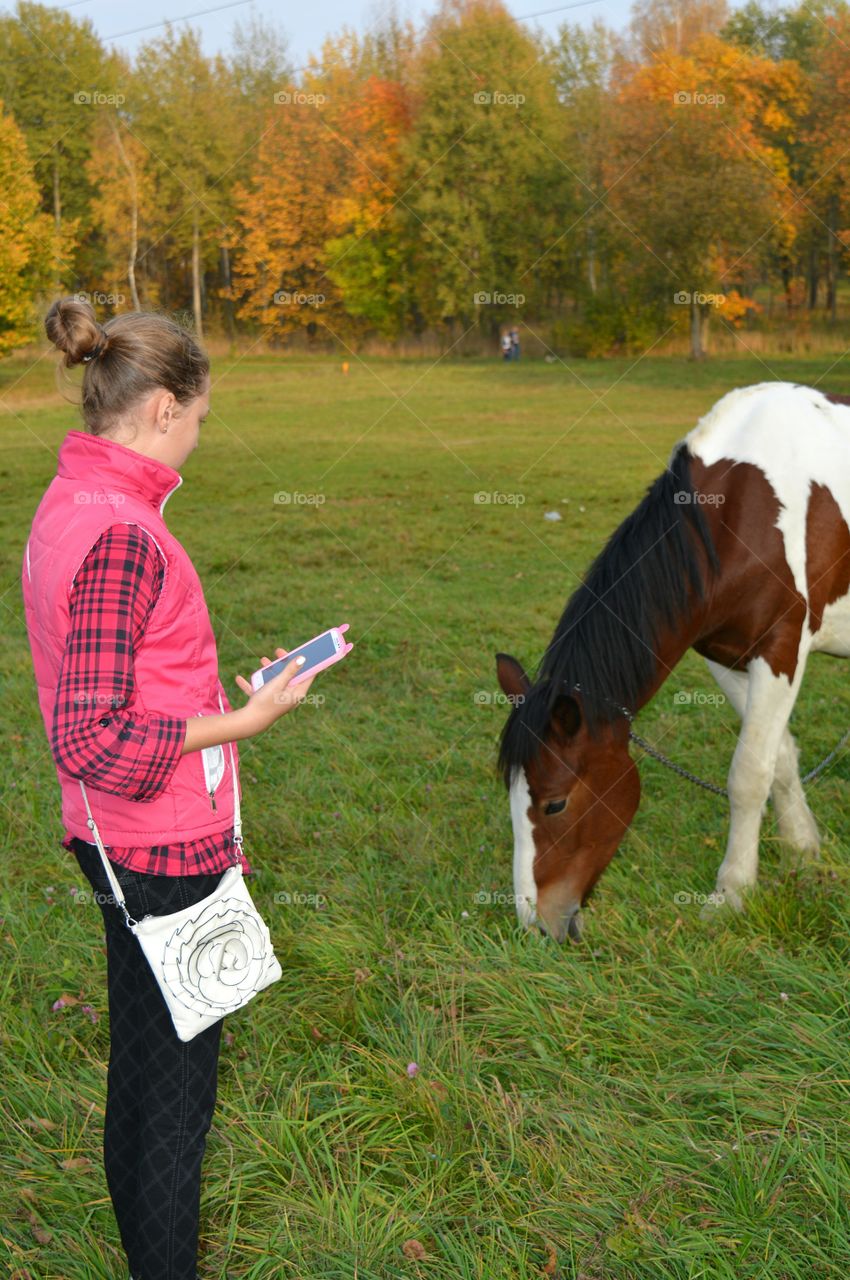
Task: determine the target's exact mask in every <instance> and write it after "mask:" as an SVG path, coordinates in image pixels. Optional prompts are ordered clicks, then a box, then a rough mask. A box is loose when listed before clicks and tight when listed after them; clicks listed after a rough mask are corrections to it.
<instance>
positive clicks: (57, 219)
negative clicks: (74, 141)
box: [53, 143, 62, 293]
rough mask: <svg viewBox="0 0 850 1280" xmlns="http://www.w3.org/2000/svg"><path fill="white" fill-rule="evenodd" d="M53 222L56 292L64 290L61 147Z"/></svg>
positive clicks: (55, 157)
mask: <svg viewBox="0 0 850 1280" xmlns="http://www.w3.org/2000/svg"><path fill="white" fill-rule="evenodd" d="M53 222H54V225H55V227H56V263H55V271H56V291H57V293H59V292H61V290H62V262H61V259H60V256H59V255H60V254H61V252H62V250H61V247H60V246H61V240H60V236H61V234H62V194H61V191H60V187H59V145H58V143H57V145H56V146H55V147H54V148H53Z"/></svg>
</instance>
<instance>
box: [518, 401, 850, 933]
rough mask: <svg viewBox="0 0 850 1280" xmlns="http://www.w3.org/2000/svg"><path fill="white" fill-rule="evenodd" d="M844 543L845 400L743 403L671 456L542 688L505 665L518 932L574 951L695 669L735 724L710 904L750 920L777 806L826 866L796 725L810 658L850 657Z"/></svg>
mask: <svg viewBox="0 0 850 1280" xmlns="http://www.w3.org/2000/svg"><path fill="white" fill-rule="evenodd" d="M848 524H850V397H844V396H833V395H825V394H823V393H822V392H820V391H817V390H816V389H814V388H810V387H805V386H800V385H797V384H795V383H786V382H766V383H759V384H758V385H755V386H749V387H744V388H739V389H737V390H734V391H731V392H729V393H728V394H727V395H725V396H723V398H722V399H720V400H719V401H717V403H716V404H715V405H714V406H713V407H712V408H711V409H710V411H709V412H708V413H707V414H705V415H704V416H703V417H702V418H700V419H699V421H698V422H697V424H696V426H695V427H694V428H693V429H692V430H691V431H690V432H689V433H688V434H687V435H686V436H685V437H684V438H683V439H682V440H680V441H679V442H678V443H677V444H676V445H675V446H674V448H673V451H672V454H671V457H670V460H669V463H668V465H667V469H666V470H665V471H664V472H663V473H662V474H661V475H660V476H659V477H658V478H657V479H656V480H655V481H654V483H653V484H651V485H650V486H649V488H648V490H647V491H646V494H645V496H644V497H643V499H642V500H641V502H640V503H639V504H638V506H637V507H636V508H635V509H634V510H633V511H632V512H631V514H630V515H628V516H627V517H626V519H625V520H624V521H623V522H622V524H621V525H620V526H619V527H618V528H617V529H616V530H615V532H614V533H613V534H612V535H611V537H610V539H609V540H608V542H607V544H606V545H605V547H604V548H603V550H602V551H601V552H600V554H599V555H598V556H597V558H596V559H595V560H594V562H593V564H592V565H591V567H590V569H589V570H588V572H587V574H586V576H585V578H584V580H583V582H582V583H581V585H580V586H579V587H578V589H577V590H576V591H575V592H574V593H573V595H572V596H571V597H570V598H569V600H568V601H567V603H566V606H565V608H564V611H563V613H562V616H561V618H560V621H559V622H558V625H557V627H556V629H555V633H554V635H553V637H552V640H551V643H550V644H549V646H548V647H547V649H546V651H545V653H544V655H543V657H542V659H541V661H540V663H539V666H538V669H537V671H536V674H535V676H534V678H533V679H530V678H529V676H528V675H526V673H525V671H524V669H523V667H522V666H521V664H520V663H519V662H518V661H517V659H516V658H513V657H511V656H510V655H509V654H506V653H499V654H497V655H496V670H497V676H498V680H499V684H500V686H501V688H502V690H503V692H504V693H505V694H506V695H507V697H508V700H509V701H510V703H511V704H512V709H511V711H510V713H509V715H508V718H507V720H506V722H505V724H504V727H503V730H502V734H501V739H500V743H499V767H500V771H501V774H502V777H503V779H504V782H505V784H506V786H507V788H508V790H509V796H510V811H511V821H512V826H513V837H514V854H513V874H514V890H515V902H516V909H517V914H518V916H519V920H520V922H521V923H522V924H524V925H526V926H527V927H530V928H533V927H537V928H539V929H540V930H541V931H542V932H544V933H546V934H549V935H551V936H552V937H553V938H555V939H557V941H559V942H563V941H564V940H565V939H566V938H567V937H569V938H571V939H573V940H578V939H579V938H580V936H581V916H580V910H581V908H582V906H584V905H585V904H586V902H587V898H588V895H589V894H590V892H591V890H592V889H593V887H594V885H595V884H596V882H597V881H598V880H599V877H600V876H601V875H602V872H603V871H604V870H605V868H606V866H607V865H608V863H609V862H610V861H611V859H612V857H613V856H614V854H615V852H616V850H617V848H618V846H619V844H620V842H621V840H622V839H623V836H624V834H625V832H626V830H627V829H628V827H629V825H630V823H631V821H632V819H633V817H634V815H635V812H636V811H637V808H638V804H639V801H640V778H639V775H638V771H637V767H636V765H635V763H634V761H633V760H632V758H631V756H630V754H629V730H630V723H631V719H632V717H633V716H635V715H636V714H637V713H638V712H639V711H640V709H641V708H642V707H643V706H645V705H646V703H647V702H649V700H650V699H651V698H652V697H653V696H654V694H655V693H656V692H657V691H658V689H659V688H660V687H661V685H662V684H663V683H664V681H665V680H666V679H667V677H668V676H669V675H670V673H671V672H672V670H673V668H674V667H675V666H676V663H677V662H678V661H679V660H680V659H681V657H682V656H683V654H684V653H685V652H686V651H687V650H688V649H694V650H695V651H696V652H697V653H698V654H700V655H701V656H702V657H703V658H704V659H705V661H706V663H707V665H708V669H709V671H710V672H711V674H712V676H713V677H714V678H715V679H716V680H717V682H718V684H719V686H720V688H721V690H722V692H723V693H724V694H725V695H726V697H727V698H728V700H729V702H730V703H731V705H732V706H733V708H734V709H735V711H736V712H737V714H738V715H739V716H740V719H741V727H740V732H739V735H738V739H737V743H736V746H735V750H734V753H733V756H732V760H731V764H730V768H729V773H728V796H729V808H730V821H729V830H728V840H727V844H726V850H725V856H724V857H723V861H722V862H721V864H720V867H719V869H718V872H717V882H716V891H715V894H714V895H713V897H712V898H711V901H712V902H713V903H715V904H718V905H721V904H725V905H727V906H728V907H731V908H732V909H733V910H736V911H740V910H742V909H743V907H744V905H745V900H746V897H747V895H748V894H749V893H750V892H751V891H752V890H753V888H754V886H755V884H756V878H757V873H758V842H759V831H760V828H761V820H762V814H763V811H764V807H765V804H766V802H767V799H768V795H770V798H771V800H772V802H773V806H774V810H775V815H776V823H777V831H778V834H779V837H780V838H781V839H782V840H783V841H786V842H787V843H789V844H790V845H792V846H794V847H795V848H796V849H799V850H801V851H802V852H803V853H804V854H806V855H808V856H810V857H816V856H817V854H818V851H819V847H820V837H819V833H818V827H817V823H816V822H815V819H814V817H813V815H812V812H811V810H810V808H809V805H808V803H807V801H806V797H805V794H804V792H803V787H802V784H801V781H800V774H799V768H798V754H797V747H796V743H795V741H794V739H793V737H792V735H791V733H790V732H789V729H788V719H789V716H790V715H791V711H792V708H793V706H794V703H795V700H796V698H797V694H798V692H799V689H800V684H801V681H802V678H803V673H804V671H805V668H806V662H807V659H808V656H809V654H810V653H813V652H817V653H827V654H832V655H834V656H836V657H842V658H844V657H847V656H848V655H850V527H848Z"/></svg>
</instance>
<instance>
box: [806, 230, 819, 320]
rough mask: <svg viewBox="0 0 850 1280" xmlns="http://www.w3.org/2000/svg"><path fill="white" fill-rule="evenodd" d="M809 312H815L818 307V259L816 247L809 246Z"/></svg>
mask: <svg viewBox="0 0 850 1280" xmlns="http://www.w3.org/2000/svg"><path fill="white" fill-rule="evenodd" d="M808 276H809V310H810V311H815V310H816V309H817V305H818V284H819V281H818V259H817V254H816V253H815V246H814V245H813V244H812V245H809V271H808Z"/></svg>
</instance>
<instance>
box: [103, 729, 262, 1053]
mask: <svg viewBox="0 0 850 1280" xmlns="http://www.w3.org/2000/svg"><path fill="white" fill-rule="evenodd" d="M228 745H229V746H230V768H231V771H232V773H233V804H234V808H233V842H234V844H235V845H236V856H237V858H238V862H236V863H235V864H234V865H233V866H231V867H228V868H227V870H226V871H225V873H224V875H223V876H222V877H221V880H220V881H219V883H218V885H217V886H216V888H215V889H214V890H213V891H212V893H211V894H210V895H209V897H207V898H203V899H202V900H201V901H200V902H198V903H196V904H195V905H194V906H193V907H184V908H183V910H182V911H172V912H171V913H170V914H169V915H166V916H153V915H147V916H144V917H143V919H141V920H134V919H133V917H132V916H131V915H130V913H129V911H128V910H127V905H126V902H125V900H124V894H123V893H122V892H121V886H120V885H119V883H118V880H117V879H116V876H115V872H114V871H113V870H112V867H111V866H110V863H109V859H108V858H107V856H106V850H105V849H104V847H103V841H102V840H101V838H100V832H99V831H98V829H97V824H96V823H95V820H94V818H93V817H92V812H91V808H90V807H89V801H88V796H87V795H86V789H85V787H84V786H83V782H82V780H80V788H81V790H82V793H83V799H84V800H85V803H86V812H87V813H88V815H89V816H88V825H89V827H90V828H91V830H92V831H93V832H94V838H95V841H96V843H97V847H98V851H99V852H100V857H101V860H102V862H103V867H104V870H105V871H106V874H107V877H108V879H109V883H110V885H111V887H112V892H113V894H114V895H115V901H116V903H117V905H118V906H119V907H120V908H121V910H122V911H123V913H124V923H125V924H126V926H127V928H128V929H129V930H130V931H131V932H132V933H134V934H135V935H136V937H137V938H138V939H139V943H140V945H141V948H142V950H143V951H144V953H145V956H146V957H147V961H148V964H149V965H150V967H151V969H152V970H153V975H154V977H155V978H156V980H157V982H158V983H159V987H160V990H161V991H162V995H163V998H164V1000H165V1003H166V1004H167V1006H168V1011H169V1013H170V1014H171V1020H172V1022H173V1023H174V1029H175V1031H176V1032H177V1035H178V1036H179V1038H180V1039H181V1040H191V1039H193V1037H194V1036H196V1035H197V1034H198V1033H199V1032H200V1031H205V1030H206V1028H207V1027H211V1026H212V1025H213V1023H214V1022H218V1020H219V1018H223V1017H224V1015H225V1014H226V1013H232V1012H233V1011H234V1009H241V1008H242V1006H243V1005H245V1004H247V1003H248V1001H249V1000H252V999H253V998H254V996H255V995H256V994H257V992H258V991H262V989H263V987H268V986H270V985H271V983H272V982H277V980H278V978H279V977H280V976H281V968H280V964H279V963H278V960H277V957H276V956H275V953H274V949H273V947H272V942H271V938H270V936H269V931H268V928H267V926H266V923H265V921H264V920H263V918H262V916H261V915H260V913H259V912H258V910H257V908H256V907H255V906H254V903H253V902H252V901H251V895H250V893H249V892H248V889H247V886H246V884H245V880H244V877H243V874H242V818H241V813H240V806H239V785H238V781H237V778H236V767H235V764H234V760H233V744H232V743H229V744H228Z"/></svg>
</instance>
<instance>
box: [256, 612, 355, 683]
mask: <svg viewBox="0 0 850 1280" xmlns="http://www.w3.org/2000/svg"><path fill="white" fill-rule="evenodd" d="M348 626H349V624H348V623H347V622H344V623H343V624H342V626H341V627H328V629H327V631H320V632H319V635H317V636H313V640H318V639H319V638H320V637H321V636H326V635H328V634H329V633H330V632H331V631H336V632H338V633H339V635H343V634H344V632H346V631H347V630H348ZM313 640H308V641H307V644H312V643H313ZM303 648H304V646H303V645H300V644H296V645H293V649H303ZM353 648H354V645H353V644H351V643H350V642H348V643H346V644H344V645H343V646H342V648H341V649H338V650H337V652H336V653H333V654H331V656H330V657H329V658H325V660H324V662H319V663H317V665H316V666H315V667H310V668H309V670H307V671H296V673H295V675H294V676H293V677H292V679H291V680H290V682H289V683H290V685H293V684H297V683H298V681H299V680H306V679H307V677H308V676H314V675H316V674H317V672H319V671H324V670H325V668H326V667H332V666H333V665H334V663H335V662H339V660H340V658H344V657H345V655H346V654H347V653H351V650H352V649H353ZM293 649H291V650H290V653H291V652H292V651H293ZM274 661H275V662H282V663H283V666H284V667H285V666H286V663H287V659H286V658H275V659H274ZM265 670H266V668H265V667H260V669H259V671H255V672H254V674H253V675H252V676H251V688H252V689H254V690H255V691H256V690H257V689H258V688H259V689H262V687H263V685H262V682H261V683H260V684H259V685H257V684H255V680H256V678H257V676H260V677H262V673H263V672H264V671H265ZM281 670H283V667H281Z"/></svg>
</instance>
